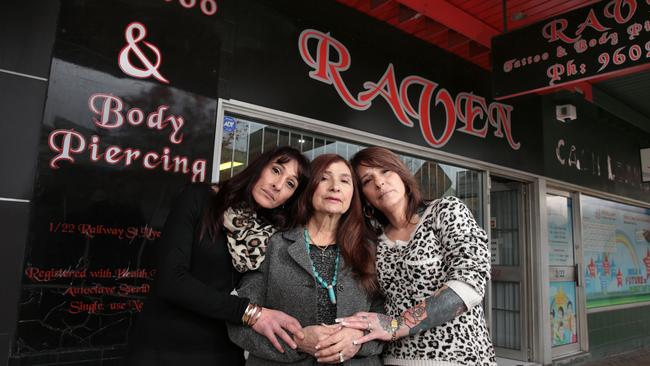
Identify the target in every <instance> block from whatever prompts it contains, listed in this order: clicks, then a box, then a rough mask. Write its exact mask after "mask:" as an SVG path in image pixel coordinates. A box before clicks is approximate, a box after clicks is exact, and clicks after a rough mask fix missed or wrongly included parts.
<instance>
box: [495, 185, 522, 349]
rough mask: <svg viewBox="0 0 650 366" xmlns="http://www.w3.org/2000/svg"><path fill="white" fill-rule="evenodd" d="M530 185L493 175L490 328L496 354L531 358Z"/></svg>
mask: <svg viewBox="0 0 650 366" xmlns="http://www.w3.org/2000/svg"><path fill="white" fill-rule="evenodd" d="M526 189H527V186H526V185H525V184H524V183H522V182H517V181H512V180H509V179H505V178H499V177H494V176H491V177H490V200H489V202H490V249H491V252H492V288H491V295H492V296H491V310H492V311H491V316H490V318H491V328H492V329H491V330H492V342H493V343H494V346H495V349H496V353H497V356H499V357H504V358H509V359H515V360H522V361H527V360H528V332H527V324H528V322H527V306H526V299H527V296H526V271H525V263H526V251H527V247H528V246H527V245H526V242H527V235H526V233H527V232H528V230H527V227H528V214H527V212H528V209H527V207H528V205H527V203H526V196H527V195H526Z"/></svg>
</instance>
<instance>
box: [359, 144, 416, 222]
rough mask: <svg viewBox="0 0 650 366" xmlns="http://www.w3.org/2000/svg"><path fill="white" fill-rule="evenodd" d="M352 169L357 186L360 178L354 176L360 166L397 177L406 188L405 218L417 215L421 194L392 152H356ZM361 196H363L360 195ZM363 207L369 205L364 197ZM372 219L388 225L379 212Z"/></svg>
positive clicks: (413, 179) (381, 148) (377, 149)
mask: <svg viewBox="0 0 650 366" xmlns="http://www.w3.org/2000/svg"><path fill="white" fill-rule="evenodd" d="M351 163H352V167H354V171H355V176H356V179H357V182H358V184H360V182H361V181H360V177H359V175H358V174H356V171H357V169H359V167H360V166H366V167H369V168H378V169H387V170H390V171H393V172H395V173H397V175H399V177H400V178H401V179H402V182H403V183H404V186H405V187H406V196H407V205H406V212H405V217H413V216H414V215H415V214H417V212H418V209H419V207H420V206H421V205H422V193H421V192H420V188H419V187H418V183H417V181H416V180H415V177H414V176H413V173H411V171H410V170H409V169H408V168H407V167H406V165H405V164H404V162H402V160H401V159H400V158H399V156H397V154H395V153H394V152H392V151H390V150H388V149H386V148H383V147H377V146H373V147H368V148H365V149H363V150H361V151H359V152H357V153H356V154H355V155H354V156H353V157H352V160H351ZM362 196H363V194H362ZM362 203H363V204H364V205H370V204H369V203H368V201H367V200H366V198H365V197H362ZM374 218H375V219H376V220H377V221H378V222H379V223H380V224H381V225H382V226H386V225H388V224H389V222H388V218H387V217H386V215H384V214H383V213H382V212H381V211H379V210H374Z"/></svg>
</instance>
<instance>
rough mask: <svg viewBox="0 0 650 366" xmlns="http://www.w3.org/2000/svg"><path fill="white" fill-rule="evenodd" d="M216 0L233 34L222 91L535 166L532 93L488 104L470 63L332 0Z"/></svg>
mask: <svg viewBox="0 0 650 366" xmlns="http://www.w3.org/2000/svg"><path fill="white" fill-rule="evenodd" d="M220 4H222V5H221V8H220V9H221V11H222V13H221V17H223V19H225V20H226V21H227V22H228V23H229V24H232V28H233V33H234V34H235V40H234V44H233V46H232V51H230V50H229V51H230V53H229V54H228V55H227V57H226V58H225V59H224V63H223V66H224V71H225V70H228V71H229V72H227V73H226V72H224V73H223V74H222V75H223V78H224V79H225V81H226V82H225V83H224V89H223V90H222V93H221V95H220V97H222V98H226V99H228V98H231V99H235V100H241V101H246V102H249V103H252V104H257V105H261V106H265V107H270V108H273V109H277V110H280V111H285V112H290V113H294V114H297V115H300V116H305V117H310V118H314V119H317V120H321V121H326V122H330V123H334V124H338V125H342V126H346V127H350V128H353V129H357V130H361V131H366V132H369V133H373V134H377V135H380V136H386V137H389V138H393V139H395V140H400V141H405V142H409V143H413V144H416V145H421V146H424V147H427V148H432V149H435V150H442V151H446V152H450V153H453V154H458V155H461V156H467V157H470V158H474V159H477V160H481V161H487V162H491V163H495V164H499V165H503V166H507V167H512V168H516V169H521V170H525V171H529V172H534V173H541V172H542V163H541V159H539V157H540V156H541V149H542V148H541V140H540V138H539V137H540V136H541V133H542V130H541V116H540V114H539V109H540V108H541V106H540V105H539V100H538V99H537V98H536V97H531V98H520V99H518V100H515V101H513V102H512V103H508V104H504V103H497V102H495V101H494V100H492V98H491V96H490V79H489V73H488V72H487V71H485V70H482V69H480V68H479V67H477V66H476V65H473V64H470V63H468V62H466V61H464V60H462V59H461V58H459V57H456V56H454V55H451V54H449V53H446V52H444V51H442V50H439V49H437V48H434V47H432V46H431V45H430V44H428V43H426V42H424V41H421V40H418V39H415V38H413V37H412V36H410V35H407V34H404V33H402V32H400V31H397V30H395V29H394V28H392V27H390V26H387V25H386V24H385V23H382V22H379V21H376V20H374V19H372V18H369V17H367V16H366V15H364V14H361V13H359V12H357V11H355V10H353V9H350V8H348V7H346V6H343V5H341V4H338V3H336V2H333V1H332V2H329V1H304V2H293V1H266V0H248V1H237V2H225V1H222V2H221V3H220ZM319 51H320V53H319ZM325 52H327V55H326V56H325V57H323V55H324V54H325ZM323 60H326V61H327V62H324V61H323ZM392 76H394V77H392ZM423 79H424V80H423ZM427 83H431V84H427ZM425 85H428V86H429V87H431V86H432V87H431V88H430V89H429V88H427V86H425ZM378 88H379V89H382V91H381V92H376V89H378ZM404 88H406V92H404ZM428 93H430V94H428ZM468 97H469V100H470V106H471V108H470V110H471V111H470V112H469V113H468V112H467V102H466V101H467V100H468ZM364 98H365V99H366V100H364ZM406 100H407V101H406ZM449 100H451V101H452V102H451V103H445V102H446V101H449ZM452 104H453V106H452V107H451V108H446V107H447V106H449V105H452ZM409 105H410V106H411V107H412V109H413V110H412V111H411V112H414V113H412V114H410V113H409ZM511 108H512V110H511ZM450 110H451V111H452V114H453V115H452V116H449V115H447V113H448V112H449V111H450ZM488 112H491V113H488ZM426 114H430V116H428V117H427V116H425V115H426ZM489 114H490V115H491V116H492V117H488V115H489ZM468 115H469V120H470V121H472V122H470V123H469V126H468V123H467V122H466V121H467V119H468V118H467V117H468ZM504 122H505V123H504ZM409 124H410V126H409ZM426 130H429V132H427V131H426ZM468 130H469V131H468ZM427 136H428V137H427Z"/></svg>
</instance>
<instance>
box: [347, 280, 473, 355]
mask: <svg viewBox="0 0 650 366" xmlns="http://www.w3.org/2000/svg"><path fill="white" fill-rule="evenodd" d="M465 311H467V306H465V302H463V299H462V298H461V297H460V296H458V295H457V294H456V292H454V290H452V289H450V288H449V287H447V286H443V287H442V288H441V289H440V290H438V291H436V292H435V293H434V294H433V295H431V296H429V297H427V298H426V299H425V300H424V301H422V302H421V303H419V304H417V305H415V306H414V307H412V308H410V309H407V310H406V311H404V313H402V315H401V316H398V317H396V318H394V317H391V316H388V315H385V314H378V313H365V312H361V313H356V314H354V315H353V316H350V317H347V318H342V319H337V322H339V323H341V324H342V325H343V326H346V327H349V328H355V329H360V330H365V331H369V333H368V334H366V335H365V336H363V337H361V338H359V339H357V340H356V341H355V344H362V343H365V342H368V341H371V340H375V339H379V340H384V341H394V340H396V339H398V338H402V337H407V336H409V335H414V334H418V333H420V332H423V331H425V330H427V329H431V328H434V327H437V326H438V325H440V324H444V323H446V322H448V321H450V320H452V319H454V318H455V317H457V316H458V315H460V314H462V313H464V312H465Z"/></svg>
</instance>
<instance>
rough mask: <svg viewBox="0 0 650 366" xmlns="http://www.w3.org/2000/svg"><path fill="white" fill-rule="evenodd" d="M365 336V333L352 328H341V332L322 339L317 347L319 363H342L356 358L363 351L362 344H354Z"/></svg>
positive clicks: (316, 355)
mask: <svg viewBox="0 0 650 366" xmlns="http://www.w3.org/2000/svg"><path fill="white" fill-rule="evenodd" d="M361 336H363V331H361V330H358V329H352V328H341V330H339V331H337V332H335V333H333V334H331V335H330V336H328V337H327V338H325V339H322V340H321V341H320V342H318V345H316V348H317V349H319V351H318V352H316V354H315V355H314V356H315V357H317V361H318V362H322V363H340V362H343V361H347V360H349V359H351V358H352V357H354V355H356V354H357V352H359V350H360V349H361V343H354V341H355V340H356V339H358V338H359V337H361Z"/></svg>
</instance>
